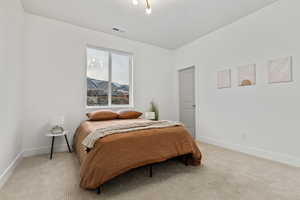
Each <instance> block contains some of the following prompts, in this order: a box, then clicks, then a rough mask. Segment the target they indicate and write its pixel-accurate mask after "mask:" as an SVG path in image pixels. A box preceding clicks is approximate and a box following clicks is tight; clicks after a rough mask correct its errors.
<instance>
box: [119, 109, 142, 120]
mask: <svg viewBox="0 0 300 200" xmlns="http://www.w3.org/2000/svg"><path fill="white" fill-rule="evenodd" d="M118 114H119V119H137V118H139V117H140V116H141V115H142V114H143V113H141V112H138V111H134V110H120V111H119V112H118Z"/></svg>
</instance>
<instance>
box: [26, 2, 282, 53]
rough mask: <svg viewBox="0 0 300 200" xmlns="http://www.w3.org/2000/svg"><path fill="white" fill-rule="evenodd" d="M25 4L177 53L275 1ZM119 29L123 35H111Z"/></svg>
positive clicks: (41, 12) (32, 9) (35, 10)
mask: <svg viewBox="0 0 300 200" xmlns="http://www.w3.org/2000/svg"><path fill="white" fill-rule="evenodd" d="M139 1H140V4H139V5H138V6H134V5H133V4H132V0H76V1H74V0H22V2H23V5H24V8H25V11H27V12H29V13H32V14H36V15H40V16H44V17H49V18H53V19H57V20H61V21H64V22H68V23H71V24H74V25H78V26H82V27H86V28H90V29H93V30H98V31H102V32H105V33H109V34H114V35H118V36H121V37H124V38H128V39H131V40H136V41H141V42H145V43H148V44H153V45H156V46H160V47H163V48H167V49H175V48H178V47H180V46H182V45H184V44H186V43H189V42H191V41H193V40H195V39H197V38H199V37H201V36H204V35H205V34H207V33H209V32H212V31H214V30H216V29H218V28H220V27H222V26H225V25H227V24H230V23H232V22H234V21H236V20H238V19H239V18H241V17H243V16H246V15H249V14H250V13H252V12H255V11H256V10H258V9H260V8H263V7H265V6H267V5H268V4H270V3H273V2H275V1H276V0H149V2H150V4H151V7H152V14H151V15H146V13H145V5H144V0H139ZM113 27H118V28H121V29H123V30H125V32H124V33H117V32H113V31H112V28H113Z"/></svg>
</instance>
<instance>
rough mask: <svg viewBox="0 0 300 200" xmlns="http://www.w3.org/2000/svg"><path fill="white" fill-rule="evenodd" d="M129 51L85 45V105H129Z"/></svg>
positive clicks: (130, 68) (130, 98)
mask: <svg viewBox="0 0 300 200" xmlns="http://www.w3.org/2000/svg"><path fill="white" fill-rule="evenodd" d="M131 74H132V55H131V54H129V53H123V52H119V51H114V50H105V49H100V48H90V47H88V48H87V77H86V78H87V106H88V107H94V106H100V107H113V106H132V75H131Z"/></svg>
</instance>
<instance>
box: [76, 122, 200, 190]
mask: <svg viewBox="0 0 300 200" xmlns="http://www.w3.org/2000/svg"><path fill="white" fill-rule="evenodd" d="M133 120H142V119H130V120H108V121H94V122H92V121H85V122H82V123H81V124H80V126H79V127H78V129H77V130H76V133H75V135H74V150H75V152H76V153H77V155H78V158H79V161H80V163H81V168H80V178H81V180H80V186H81V187H83V188H86V189H95V188H97V187H98V186H100V185H101V184H103V183H105V182H106V181H108V180H110V179H112V178H114V177H116V176H118V175H120V174H122V173H124V172H126V171H128V170H130V169H133V168H136V167H140V166H144V165H147V164H152V163H157V162H162V161H165V160H167V159H170V158H173V157H176V156H180V155H185V154H189V159H188V162H189V164H191V165H200V163H201V153H200V151H199V149H198V147H197V145H196V143H195V142H194V140H193V138H192V137H191V136H190V134H189V133H188V132H187V130H186V129H185V128H184V127H182V126H176V127H168V128H159V129H148V130H139V131H131V132H127V133H120V134H113V135H108V136H105V137H103V138H100V139H98V140H97V142H96V143H95V145H94V148H92V149H91V150H90V151H89V152H87V151H86V148H85V147H84V146H83V145H82V144H81V143H82V141H83V140H84V138H85V137H86V136H87V135H88V134H89V133H90V132H92V131H94V130H96V129H98V128H104V127H108V126H111V125H116V124H120V123H128V122H132V121H133Z"/></svg>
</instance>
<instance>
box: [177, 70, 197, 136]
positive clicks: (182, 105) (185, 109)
mask: <svg viewBox="0 0 300 200" xmlns="http://www.w3.org/2000/svg"><path fill="white" fill-rule="evenodd" d="M195 108H196V105H195V67H189V68H186V69H182V70H180V71H179V109H180V115H179V116H180V121H181V122H182V123H184V125H185V127H186V128H187V129H188V131H189V132H190V134H191V135H192V136H193V138H195V136H196V135H195Z"/></svg>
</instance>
